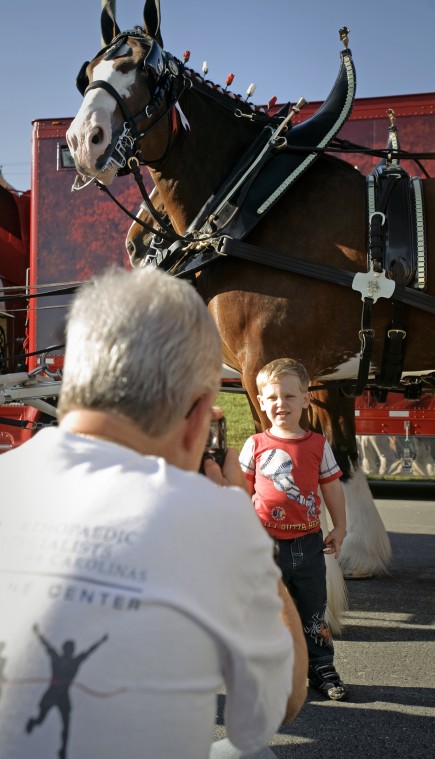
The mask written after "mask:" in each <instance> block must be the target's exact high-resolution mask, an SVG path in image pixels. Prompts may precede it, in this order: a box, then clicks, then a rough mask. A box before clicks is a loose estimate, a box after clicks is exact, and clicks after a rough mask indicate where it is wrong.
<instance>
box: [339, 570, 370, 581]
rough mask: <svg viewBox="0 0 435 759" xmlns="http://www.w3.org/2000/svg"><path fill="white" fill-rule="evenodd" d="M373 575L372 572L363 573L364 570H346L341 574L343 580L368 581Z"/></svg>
mask: <svg viewBox="0 0 435 759" xmlns="http://www.w3.org/2000/svg"><path fill="white" fill-rule="evenodd" d="M373 574H374V573H373V572H364V570H360V571H358V570H357V569H354V570H352V569H348V570H345V571H344V572H343V577H344V579H345V580H370V579H371V578H372V577H373Z"/></svg>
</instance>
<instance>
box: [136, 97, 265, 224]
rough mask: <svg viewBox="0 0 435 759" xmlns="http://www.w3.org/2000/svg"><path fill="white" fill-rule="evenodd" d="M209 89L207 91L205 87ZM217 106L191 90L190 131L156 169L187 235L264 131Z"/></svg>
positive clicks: (187, 105)
mask: <svg viewBox="0 0 435 759" xmlns="http://www.w3.org/2000/svg"><path fill="white" fill-rule="evenodd" d="M203 86H206V85H203ZM219 97H220V98H227V100H229V97H228V96H225V95H218V94H217V95H216V100H215V99H212V98H206V97H204V96H203V95H201V93H200V90H197V89H196V88H195V87H194V88H192V89H190V90H188V92H186V93H185V95H184V97H183V98H182V100H181V102H180V105H181V108H182V110H183V112H184V114H185V116H186V118H187V119H188V121H189V125H190V129H188V130H185V129H183V127H181V126H180V127H179V129H178V132H177V135H176V137H175V139H174V141H173V143H172V146H171V148H170V150H169V153H168V154H167V155H166V156H165V158H164V160H163V161H162V162H161V163H160V164H159V163H157V164H156V165H155V166H154V167H150V171H151V174H152V176H153V180H154V183H155V185H156V187H157V188H158V191H159V193H160V196H161V198H162V200H163V202H164V205H165V209H166V211H167V212H168V215H169V217H170V219H171V221H172V223H173V224H174V227H175V228H176V230H177V231H178V232H184V231H185V229H186V228H187V227H188V226H189V224H190V223H191V221H192V220H193V219H194V218H195V216H196V215H197V213H198V211H199V210H200V209H201V208H202V206H203V205H204V203H205V202H206V201H207V200H208V198H209V197H210V195H212V194H213V192H215V191H216V189H217V188H218V187H219V185H220V184H221V183H222V182H223V181H224V180H225V178H226V177H227V176H228V175H229V173H230V171H231V169H232V168H233V167H234V166H235V164H236V162H237V160H238V159H239V158H240V157H241V155H242V154H243V153H244V152H245V150H247V148H248V146H249V145H250V143H251V142H252V141H253V140H254V139H255V137H256V136H257V134H258V133H259V131H260V130H261V128H262V126H258V124H253V123H252V122H251V121H249V120H248V119H243V118H237V117H236V116H235V115H234V112H233V111H234V110H235V109H236V108H237V101H234V100H233V99H231V101H230V102H231V104H232V108H233V110H228V109H227V108H222V107H221V106H220V105H219V102H218V98H219Z"/></svg>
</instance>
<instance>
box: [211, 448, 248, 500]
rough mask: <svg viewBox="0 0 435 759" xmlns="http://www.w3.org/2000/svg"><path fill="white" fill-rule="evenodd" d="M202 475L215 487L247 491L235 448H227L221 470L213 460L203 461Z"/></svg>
mask: <svg viewBox="0 0 435 759" xmlns="http://www.w3.org/2000/svg"><path fill="white" fill-rule="evenodd" d="M204 474H205V476H206V477H208V478H209V480H212V481H213V482H215V483H216V485H221V486H222V487H230V486H236V487H239V488H243V490H246V491H248V488H247V484H246V477H245V475H244V474H243V472H242V470H241V468H240V464H239V454H238V453H237V450H236V449H235V448H228V450H227V455H226V456H225V461H224V465H223V467H222V469H221V467H220V466H219V464H218V463H217V462H216V461H214V459H212V458H208V459H205V461H204Z"/></svg>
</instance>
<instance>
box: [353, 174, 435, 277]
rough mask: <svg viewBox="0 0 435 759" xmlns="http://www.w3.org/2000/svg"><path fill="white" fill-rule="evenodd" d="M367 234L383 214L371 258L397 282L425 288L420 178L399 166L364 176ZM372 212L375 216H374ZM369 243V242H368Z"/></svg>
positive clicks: (423, 231) (424, 242) (424, 243)
mask: <svg viewBox="0 0 435 759" xmlns="http://www.w3.org/2000/svg"><path fill="white" fill-rule="evenodd" d="M367 194H368V213H369V234H371V233H372V232H373V223H374V220H376V221H379V219H376V216H377V215H378V213H379V214H383V215H384V221H383V223H382V224H381V227H380V229H381V235H380V240H379V245H378V247H377V249H376V248H375V249H373V247H372V250H371V255H372V258H373V259H374V260H375V261H378V265H379V267H380V268H382V269H385V272H386V275H387V277H389V278H390V279H393V280H394V281H395V282H397V284H398V285H402V286H405V285H408V286H411V287H416V288H418V289H421V290H424V289H425V287H426V239H425V223H424V204H423V188H422V182H421V179H419V178H418V177H410V176H409V174H408V173H407V172H406V171H405V169H403V168H402V167H401V166H398V165H397V166H395V165H393V166H378V167H377V168H376V169H375V170H374V171H373V172H372V173H371V174H370V175H369V176H368V177H367ZM373 214H375V217H373ZM369 245H370V241H369Z"/></svg>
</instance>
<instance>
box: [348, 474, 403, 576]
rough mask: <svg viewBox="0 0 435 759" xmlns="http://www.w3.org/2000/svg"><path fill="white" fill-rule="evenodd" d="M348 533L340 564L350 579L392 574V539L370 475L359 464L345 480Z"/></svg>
mask: <svg viewBox="0 0 435 759" xmlns="http://www.w3.org/2000/svg"><path fill="white" fill-rule="evenodd" d="M343 488H344V494H345V498H346V520H347V534H346V537H345V539H344V542H343V545H342V547H341V554H340V558H339V563H340V567H341V569H342V572H343V575H344V577H345V578H346V579H358V578H365V577H371V576H372V575H374V574H388V564H389V563H390V560H391V546H390V541H389V538H388V535H387V532H386V530H385V527H384V524H383V522H382V519H381V517H380V516H379V513H378V511H377V509H376V506H375V503H374V500H373V496H372V494H371V492H370V488H369V486H368V482H367V478H366V477H365V475H364V472H363V471H362V469H360V468H359V467H358V468H357V469H355V472H354V474H353V475H352V477H351V479H350V480H348V482H344V483H343Z"/></svg>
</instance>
